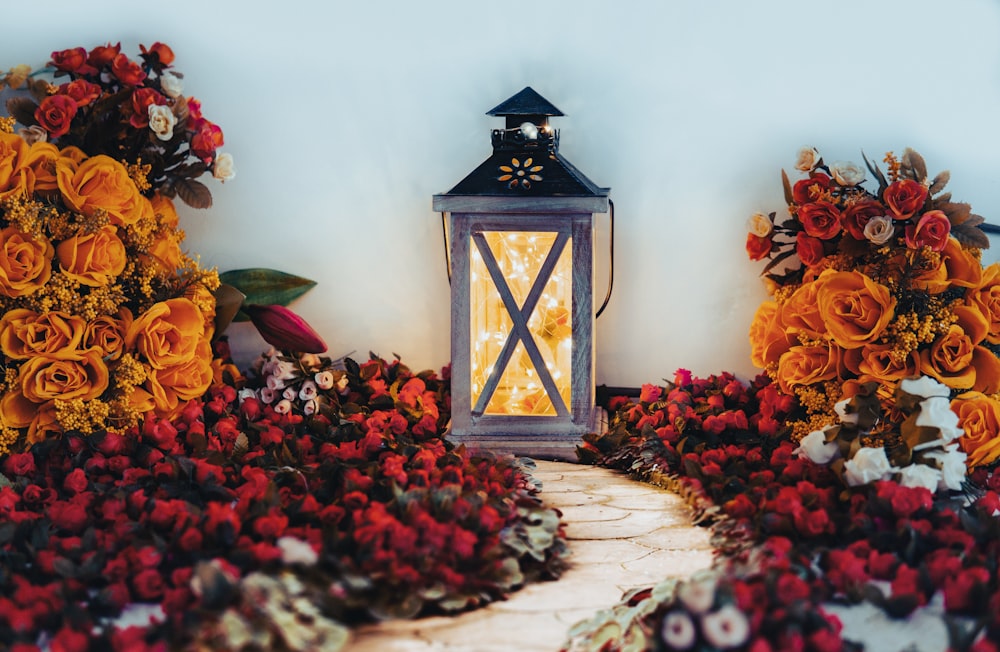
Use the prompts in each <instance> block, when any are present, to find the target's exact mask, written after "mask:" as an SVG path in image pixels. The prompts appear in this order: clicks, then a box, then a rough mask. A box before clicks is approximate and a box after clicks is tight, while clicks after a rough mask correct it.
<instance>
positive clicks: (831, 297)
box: [816, 272, 896, 349]
mask: <svg viewBox="0 0 1000 652" xmlns="http://www.w3.org/2000/svg"><path fill="white" fill-rule="evenodd" d="M818 282H819V283H821V285H820V287H819V289H818V290H817V292H816V301H817V304H818V306H819V313H820V315H821V316H822V318H823V323H824V324H825V325H826V329H827V332H828V333H829V335H830V337H832V338H833V340H834V341H835V342H836V343H837V344H839V345H840V346H841V347H843V348H845V349H857V348H860V347H862V346H864V345H865V344H867V343H869V342H874V341H875V340H876V339H878V337H879V336H880V335H881V334H882V333H883V331H885V328H886V326H888V325H889V322H890V320H891V319H892V317H893V311H894V310H895V308H896V299H895V297H893V296H892V294H891V293H890V292H889V288H887V287H885V286H884V285H881V284H879V283H876V282H875V281H873V280H872V279H870V278H868V277H867V276H865V275H864V274H862V273H860V272H824V273H823V274H822V275H821V276H820V278H819V280H818Z"/></svg>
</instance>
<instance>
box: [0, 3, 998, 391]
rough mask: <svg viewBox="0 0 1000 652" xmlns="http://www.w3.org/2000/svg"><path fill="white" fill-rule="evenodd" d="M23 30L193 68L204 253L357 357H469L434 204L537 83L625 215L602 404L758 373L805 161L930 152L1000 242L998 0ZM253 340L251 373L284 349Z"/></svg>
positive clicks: (237, 8) (186, 19)
mask: <svg viewBox="0 0 1000 652" xmlns="http://www.w3.org/2000/svg"><path fill="white" fill-rule="evenodd" d="M29 4H30V6H29ZM3 21H4V24H5V29H4V37H3V39H2V40H0V69H6V68H9V67H11V66H13V65H15V64H18V63H28V64H31V65H36V66H40V65H43V64H44V63H46V61H47V60H48V57H49V54H50V53H51V52H52V51H53V50H57V49H64V48H68V47H75V46H82V47H85V48H88V49H89V48H91V47H94V46H95V45H99V44H103V43H106V42H108V41H111V42H117V41H121V43H122V47H123V50H124V51H125V52H126V53H128V54H129V55H131V56H136V55H137V54H138V44H139V43H144V44H146V45H150V44H152V43H153V42H154V41H162V42H165V43H167V44H169V45H170V46H171V47H172V48H173V49H174V51H175V53H176V55H177V59H176V62H175V68H176V69H177V70H179V71H180V72H183V73H184V74H185V92H186V94H189V95H194V96H196V97H198V98H199V99H201V100H202V102H203V108H204V112H205V115H206V116H207V117H208V118H209V119H211V120H213V121H214V122H216V123H218V124H219V125H220V126H221V127H222V128H223V130H224V132H225V138H226V145H225V146H224V147H223V150H225V151H229V152H231V153H232V154H233V155H234V156H235V158H236V163H237V169H238V175H237V178H236V179H235V180H234V181H232V182H231V183H227V184H226V185H225V186H219V185H218V184H212V187H213V194H214V197H215V206H214V207H213V208H212V209H209V210H207V211H194V210H184V211H183V212H182V226H183V227H184V228H185V229H186V230H187V233H188V240H187V245H188V248H189V249H190V250H191V251H193V252H197V253H200V254H201V259H202V262H203V263H205V264H207V265H215V266H218V268H219V269H220V270H223V271H224V270H227V269H235V268H240V267H257V266H260V267H273V268H277V269H282V270H284V271H288V272H292V273H295V274H298V275H301V276H305V277H308V278H312V279H314V280H316V281H318V283H319V285H318V287H316V288H315V289H314V290H312V291H311V292H310V293H309V294H307V295H306V296H305V297H303V298H302V299H300V300H299V301H297V302H296V303H295V304H294V305H293V308H294V309H295V310H296V311H297V312H299V313H300V314H302V315H303V316H305V317H306V318H307V319H308V320H309V321H310V322H311V323H312V324H313V325H314V326H315V327H316V329H317V330H318V331H319V332H320V333H322V334H323V335H324V337H325V338H326V340H327V342H328V343H329V345H330V352H331V353H332V354H335V355H339V354H343V353H348V352H351V351H355V352H356V354H355V355H357V356H365V355H366V354H367V352H368V351H369V350H372V351H375V352H376V353H379V354H381V355H383V356H386V357H388V356H390V355H392V354H393V353H397V354H399V355H400V356H402V358H403V360H404V362H407V363H408V364H410V365H411V366H413V367H417V368H426V367H431V368H439V367H440V366H442V365H443V364H445V363H447V362H448V359H449V344H448V342H449V333H448V324H449V293H448V283H447V279H446V276H445V271H444V262H443V245H442V238H441V231H440V219H439V216H438V215H437V214H435V213H433V212H432V211H431V196H432V195H433V194H435V193H438V192H444V191H446V190H448V189H449V188H451V186H452V185H453V184H454V183H456V182H458V181H459V180H460V179H461V178H463V177H464V176H465V174H466V173H468V172H469V171H471V170H472V169H473V168H474V167H475V166H476V165H478V164H479V163H480V162H481V161H482V160H483V159H485V158H486V157H487V156H488V155H489V153H490V145H489V130H490V129H491V128H492V127H493V126H496V125H497V123H498V122H499V119H494V118H489V117H487V116H485V115H484V113H485V112H486V111H487V110H489V109H490V108H492V107H493V106H494V105H495V104H497V103H499V102H500V101H502V100H504V99H506V98H507V97H509V96H511V95H513V94H514V93H516V92H517V91H519V90H520V89H521V88H523V87H524V86H527V85H530V86H532V87H533V88H535V89H536V90H537V91H539V92H540V93H541V94H542V95H543V96H545V97H546V98H547V99H549V100H550V101H552V102H553V103H554V104H555V105H556V106H558V107H559V108H560V109H562V110H563V112H565V113H566V114H567V117H565V118H560V119H557V124H556V126H558V127H559V128H560V129H561V131H562V147H561V151H562V152H563V153H564V154H565V155H566V156H567V158H568V159H569V160H570V161H572V162H573V163H574V164H575V165H577V167H579V168H580V169H581V170H582V171H584V172H585V173H586V174H587V175H588V176H589V177H590V178H591V179H593V180H594V181H595V182H596V183H598V184H599V185H603V186H610V187H611V188H612V192H611V196H612V198H613V199H614V201H615V203H616V208H617V218H618V229H617V268H616V270H615V292H614V296H613V297H612V299H611V303H610V305H609V307H608V309H607V311H606V312H605V314H604V316H602V317H601V319H600V320H599V322H598V359H597V366H598V382H599V383H604V384H609V385H628V386H636V385H639V384H641V383H644V382H659V380H660V379H661V378H664V377H671V376H672V375H673V371H674V370H675V369H676V368H678V367H685V368H688V369H691V370H692V371H694V372H695V373H698V374H702V375H704V374H709V373H715V372H719V371H722V370H731V371H734V372H736V373H738V374H740V375H741V376H748V375H751V374H753V373H755V370H754V369H753V368H752V367H751V365H750V362H749V344H748V342H747V336H746V332H747V328H748V325H749V323H750V319H751V317H752V315H753V312H754V310H755V308H756V306H757V304H758V303H759V302H760V301H761V300H762V299H764V298H765V296H766V295H765V292H764V290H763V286H762V284H761V282H760V280H759V279H758V277H757V274H758V273H759V271H760V265H758V264H753V263H750V262H749V261H748V260H747V259H746V256H745V254H744V251H743V243H744V239H745V231H744V222H745V220H746V218H747V216H748V215H749V214H751V213H752V212H754V211H757V210H762V211H771V210H780V209H781V206H782V194H781V187H780V180H779V173H780V169H781V168H782V167H785V168H787V169H789V170H791V166H792V164H793V163H794V157H795V154H796V151H797V150H798V148H799V147H800V146H802V145H807V144H809V145H814V146H816V147H818V148H819V149H820V151H821V152H822V153H823V154H824V155H825V157H826V158H827V160H844V159H847V160H855V161H858V162H860V152H861V150H862V149H863V150H864V151H865V152H866V153H867V154H868V155H869V157H870V158H875V159H881V157H882V155H883V154H884V153H885V152H886V151H889V150H894V151H896V152H897V153H902V151H903V149H904V148H905V147H908V146H909V147H913V148H914V149H916V150H917V151H919V152H921V153H922V154H923V155H924V156H925V158H926V159H927V161H928V165H929V167H930V168H931V170H930V171H931V173H932V174H933V173H934V172H937V171H940V170H942V169H950V170H951V172H952V182H951V184H950V188H951V190H952V191H953V192H954V195H955V198H956V199H958V200H964V201H968V202H970V203H972V205H973V209H974V210H975V211H976V212H978V213H980V214H982V215H984V216H985V217H987V219H988V220H990V221H993V222H995V223H998V224H1000V188H998V184H997V175H998V173H1000V150H998V148H997V144H998V143H1000V39H998V37H997V36H998V33H1000V4H998V3H997V2H996V1H995V0H959V1H957V2H949V3H943V2H940V1H937V0H881V1H880V2H869V1H863V0H842V1H841V2H838V3H834V4H830V3H808V2H801V0H780V1H767V2H746V1H745V0H716V1H714V2H700V1H697V0H686V1H678V0H674V1H669V2H668V1H666V0H663V1H659V2H654V1H652V0H649V1H644V2H640V1H638V0H631V1H628V0H621V1H618V2H610V1H609V2H598V1H596V0H547V1H546V2H542V3H532V4H528V3H500V2H470V1H469V0H424V1H423V2H413V1H403V0H398V1H388V0H382V1H378V0H368V1H365V2H358V1H356V0H352V1H346V0H335V1H332V2H318V1H309V2H306V1H302V0H285V1H284V2H274V1H273V0H268V1H266V2H265V1H263V0H242V1H236V0H173V1H172V2H170V3H168V4H166V5H163V4H160V5H155V4H154V5H149V4H148V3H125V2H112V1H110V0H90V1H89V2H86V3H80V2H76V1H75V0H74V1H72V2H70V1H66V0H50V1H49V2H45V3H17V4H8V5H6V6H5V7H4V19H3ZM602 236H606V233H604V234H602ZM998 248H1000V245H998ZM601 253H602V255H604V249H603V246H602V247H601ZM998 254H1000V252H994V253H992V254H989V258H988V260H994V259H996V258H997V256H998ZM601 269H604V267H603V266H602V267H601ZM598 287H599V291H598V295H603V289H602V288H603V285H602V281H601V280H599V281H598ZM598 298H600V297H598ZM236 335H237V337H236V338H235V340H234V344H235V346H237V348H238V354H239V355H240V356H241V358H243V359H250V358H252V357H253V356H255V355H256V354H257V353H258V352H259V350H260V349H262V348H263V347H264V345H263V343H262V342H260V341H259V340H256V339H255V338H254V336H253V335H251V334H250V332H249V331H248V330H246V329H241V330H239V331H237V333H236Z"/></svg>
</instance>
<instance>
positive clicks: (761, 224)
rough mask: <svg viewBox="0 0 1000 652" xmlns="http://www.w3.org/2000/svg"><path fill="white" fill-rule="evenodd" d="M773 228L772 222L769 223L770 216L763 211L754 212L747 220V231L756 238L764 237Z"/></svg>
mask: <svg viewBox="0 0 1000 652" xmlns="http://www.w3.org/2000/svg"><path fill="white" fill-rule="evenodd" d="M773 230H774V224H772V223H771V218H770V217H768V216H767V215H764V214H763V213H754V214H753V215H751V216H750V218H749V219H748V220H747V231H749V232H750V233H752V234H754V235H755V236H757V237H758V238H766V237H767V236H769V235H771V231H773Z"/></svg>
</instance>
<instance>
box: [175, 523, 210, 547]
mask: <svg viewBox="0 0 1000 652" xmlns="http://www.w3.org/2000/svg"><path fill="white" fill-rule="evenodd" d="M203 540H204V538H203V537H202V536H201V532H200V531H199V530H197V529H196V528H193V527H192V528H188V529H186V530H184V534H182V535H181V538H180V539H179V540H178V542H177V544H178V545H179V546H180V548H181V550H183V551H184V552H197V551H198V550H201V544H202V541H203Z"/></svg>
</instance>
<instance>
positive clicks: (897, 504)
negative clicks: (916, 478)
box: [887, 483, 934, 518]
mask: <svg viewBox="0 0 1000 652" xmlns="http://www.w3.org/2000/svg"><path fill="white" fill-rule="evenodd" d="M887 484H888V483H887ZM933 501H934V495H933V494H932V493H931V492H930V490H929V489H927V488H926V487H903V486H899V487H897V488H896V491H895V492H893V494H892V496H891V497H890V498H889V503H890V504H891V505H892V513H893V514H895V515H896V517H897V518H910V517H911V516H913V515H914V514H915V513H917V512H918V511H920V510H922V509H923V510H928V509H930V508H931V506H932V504H933Z"/></svg>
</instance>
